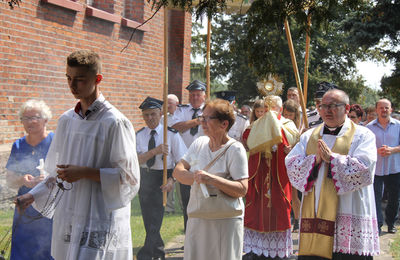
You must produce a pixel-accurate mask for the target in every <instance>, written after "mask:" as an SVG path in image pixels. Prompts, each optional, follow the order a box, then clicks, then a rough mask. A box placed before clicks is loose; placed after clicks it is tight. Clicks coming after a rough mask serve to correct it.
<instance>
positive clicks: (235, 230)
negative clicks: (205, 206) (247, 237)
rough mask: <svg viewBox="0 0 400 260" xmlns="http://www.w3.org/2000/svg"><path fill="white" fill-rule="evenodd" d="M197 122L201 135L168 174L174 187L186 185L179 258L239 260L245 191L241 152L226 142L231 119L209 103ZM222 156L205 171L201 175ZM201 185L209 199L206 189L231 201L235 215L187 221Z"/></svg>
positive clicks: (225, 108)
mask: <svg viewBox="0 0 400 260" xmlns="http://www.w3.org/2000/svg"><path fill="white" fill-rule="evenodd" d="M199 120H200V121H201V125H202V128H203V130H204V133H205V135H206V136H202V137H199V138H198V139H196V140H195V141H194V142H193V143H192V145H191V146H190V147H189V150H188V152H187V154H186V155H185V156H184V157H183V159H182V160H181V161H180V162H179V163H178V164H177V166H176V168H175V170H174V172H173V176H174V177H175V178H176V179H177V180H178V181H179V182H181V183H183V184H186V185H192V189H191V193H190V200H189V205H188V215H189V220H188V223H187V229H186V237H185V247H184V248H185V252H184V259H190V260H196V259H215V260H218V259H221V260H225V259H230V260H234V259H238V260H239V259H241V258H242V250H243V212H244V206H243V201H242V197H243V196H245V194H246V192H247V178H248V169H247V156H246V151H245V149H244V147H243V145H242V144H241V143H240V142H237V141H235V140H234V139H232V138H230V137H228V131H229V129H230V128H231V126H232V125H233V123H234V122H235V116H234V113H233V108H232V106H231V105H230V104H229V103H228V102H227V101H225V100H221V99H215V100H212V101H209V102H207V103H206V104H205V106H204V109H203V114H202V116H200V117H199ZM224 151H225V153H224V154H223V156H221V157H220V158H219V159H218V160H216V161H215V163H214V164H213V165H212V166H211V167H209V169H208V170H207V171H204V170H203V169H204V168H205V167H206V166H207V165H208V164H209V163H210V162H211V161H212V160H213V159H214V158H216V157H217V156H218V155H219V154H220V153H221V152H224ZM201 183H202V184H205V185H206V186H207V188H208V190H209V191H210V196H211V197H212V196H213V194H212V190H219V191H221V192H222V193H224V194H225V195H228V196H229V197H231V198H237V199H238V201H239V208H240V210H239V212H241V213H239V214H236V216H227V217H209V216H205V217H191V214H190V213H191V212H190V210H191V209H192V208H195V207H196V206H195V205H196V204H197V203H198V202H199V201H198V198H200V197H199V196H204V195H203V193H202V191H201V188H200V185H199V184H201ZM211 197H210V198H211ZM207 199H208V198H207Z"/></svg>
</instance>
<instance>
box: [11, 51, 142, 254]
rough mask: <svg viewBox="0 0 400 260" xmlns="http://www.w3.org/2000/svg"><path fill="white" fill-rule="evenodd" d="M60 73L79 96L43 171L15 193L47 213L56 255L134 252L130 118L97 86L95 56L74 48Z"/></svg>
mask: <svg viewBox="0 0 400 260" xmlns="http://www.w3.org/2000/svg"><path fill="white" fill-rule="evenodd" d="M66 76H67V80H68V85H69V88H70V91H71V93H72V94H73V96H74V97H75V98H76V99H79V102H78V103H77V104H76V106H75V108H73V109H70V110H68V111H67V112H65V113H64V114H63V115H61V117H60V119H59V120H58V125H57V131H56V133H55V135H54V138H53V141H52V143H51V146H50V148H49V152H48V154H47V157H46V162H45V167H44V170H45V171H46V172H47V173H48V174H49V176H48V177H47V178H46V179H45V180H44V181H43V182H41V183H40V184H39V185H37V186H36V187H35V188H34V189H32V190H31V191H30V192H29V193H27V194H24V195H23V196H20V197H19V198H18V199H17V204H18V206H19V207H20V208H22V209H23V208H25V207H26V206H27V205H29V204H31V203H33V202H34V205H33V206H34V207H35V208H36V209H37V210H38V211H39V212H41V213H42V214H43V215H44V216H45V217H49V218H51V217H53V234H52V242H51V255H52V256H53V257H54V259H67V260H76V259H82V260H90V259H125V260H131V259H132V257H133V256H132V241H131V229H130V213H131V204H130V203H131V200H132V199H133V197H134V196H135V195H136V193H137V191H138V189H139V181H140V180H139V178H140V177H139V163H138V159H137V154H136V151H135V148H134V147H136V140H135V135H134V129H133V127H132V124H131V123H130V122H129V120H128V119H127V118H126V117H125V116H124V115H123V114H122V113H121V112H119V111H118V110H117V109H116V108H115V107H114V106H112V105H111V104H110V103H109V102H108V101H106V100H105V98H104V96H103V95H102V94H101V93H100V89H99V83H100V82H101V80H102V75H101V62H100V57H99V55H98V54H96V53H95V52H93V51H88V50H79V51H75V52H73V53H71V54H70V55H69V56H68V58H67V67H66Z"/></svg>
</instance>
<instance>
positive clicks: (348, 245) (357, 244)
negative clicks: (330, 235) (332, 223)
mask: <svg viewBox="0 0 400 260" xmlns="http://www.w3.org/2000/svg"><path fill="white" fill-rule="evenodd" d="M335 228H336V230H335V241H334V245H333V252H336V253H344V254H353V255H354V254H357V255H378V254H379V251H380V249H379V231H378V224H377V220H376V219H375V218H371V217H363V216H354V215H342V214H341V215H338V216H337V217H336V227H335Z"/></svg>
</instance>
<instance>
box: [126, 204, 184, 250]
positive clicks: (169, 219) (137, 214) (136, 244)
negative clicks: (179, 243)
mask: <svg viewBox="0 0 400 260" xmlns="http://www.w3.org/2000/svg"><path fill="white" fill-rule="evenodd" d="M175 204H176V206H175V212H176V213H175V214H168V215H167V214H165V215H164V220H163V224H162V226H161V237H162V238H163V240H164V244H167V243H168V242H169V241H171V239H173V238H174V237H176V236H177V235H180V234H183V215H182V210H181V209H180V208H178V206H177V204H178V203H175ZM131 228H132V247H133V254H134V255H136V253H137V252H138V251H139V249H140V248H141V247H142V246H143V244H144V240H145V237H146V232H145V230H144V225H143V219H142V214H141V211H140V204H139V197H138V196H136V197H135V198H134V199H133V200H132V211H131Z"/></svg>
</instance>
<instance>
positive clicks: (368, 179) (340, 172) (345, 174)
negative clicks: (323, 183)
mask: <svg viewBox="0 0 400 260" xmlns="http://www.w3.org/2000/svg"><path fill="white" fill-rule="evenodd" d="M331 166H332V170H331V172H332V177H333V181H334V182H335V186H336V190H337V193H338V195H342V194H344V193H346V192H350V191H354V190H357V189H359V188H361V187H364V186H366V185H369V184H371V183H372V174H371V173H370V171H369V168H368V167H366V166H365V165H363V164H362V163H360V162H359V161H358V160H357V159H354V158H351V157H350V156H348V155H339V154H334V155H333V159H332V161H331Z"/></svg>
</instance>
